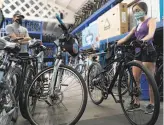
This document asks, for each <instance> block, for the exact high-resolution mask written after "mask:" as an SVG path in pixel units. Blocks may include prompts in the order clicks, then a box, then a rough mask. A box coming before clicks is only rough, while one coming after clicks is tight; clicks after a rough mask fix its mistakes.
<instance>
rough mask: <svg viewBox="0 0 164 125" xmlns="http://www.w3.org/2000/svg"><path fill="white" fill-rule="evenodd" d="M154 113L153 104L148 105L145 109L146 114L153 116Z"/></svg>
mask: <svg viewBox="0 0 164 125" xmlns="http://www.w3.org/2000/svg"><path fill="white" fill-rule="evenodd" d="M153 112H154V105H152V104H149V105H147V106H146V109H145V114H153Z"/></svg>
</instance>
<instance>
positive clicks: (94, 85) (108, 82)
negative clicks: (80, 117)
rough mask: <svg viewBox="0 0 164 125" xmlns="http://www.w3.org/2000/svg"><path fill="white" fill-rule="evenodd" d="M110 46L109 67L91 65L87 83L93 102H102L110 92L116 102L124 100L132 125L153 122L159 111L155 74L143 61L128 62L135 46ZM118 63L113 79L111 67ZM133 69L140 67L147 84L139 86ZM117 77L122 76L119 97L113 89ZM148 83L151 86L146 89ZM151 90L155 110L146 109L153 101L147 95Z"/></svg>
mask: <svg viewBox="0 0 164 125" xmlns="http://www.w3.org/2000/svg"><path fill="white" fill-rule="evenodd" d="M109 48H110V54H109V55H110V57H109V61H108V64H107V66H105V67H104V68H102V67H101V66H100V65H99V64H98V63H93V64H92V65H91V66H90V68H89V72H88V80H87V83H88V91H89V95H90V98H91V100H92V102H93V103H94V104H96V105H99V104H101V103H102V102H103V100H104V99H107V98H108V95H109V94H111V95H112V97H113V98H114V100H115V102H116V103H121V107H122V109H123V112H124V114H125V116H126V117H127V119H128V120H129V122H130V123H131V124H133V125H154V124H155V123H156V121H157V119H158V116H159V110H160V102H159V92H158V88H157V85H156V82H155V80H154V77H153V76H152V75H151V74H150V73H149V71H148V69H146V68H145V67H144V66H143V65H142V64H139V63H137V62H135V61H129V60H131V54H132V52H133V51H134V50H135V47H134V46H132V45H129V46H126V45H122V46H117V45H116V44H113V45H111V46H110V47H109ZM140 48H141V47H140ZM120 51H121V53H119V56H118V57H117V58H115V55H116V53H117V52H120ZM116 62H117V64H118V65H117V66H116V71H115V73H114V77H113V78H111V77H110V70H111V67H112V66H113V64H114V63H116ZM134 68H137V69H140V70H141V72H142V73H141V74H142V77H141V79H142V80H143V79H144V84H142V85H139V81H136V80H135V78H134V74H133V72H132V70H133V69H134ZM127 78H128V79H127ZM117 79H119V80H118V94H119V100H118V99H117V98H116V96H115V95H114V94H113V92H112V90H113V87H114V85H115V83H116V81H117ZM148 81H149V82H148ZM146 85H147V88H148V86H149V87H150V89H146V87H145V86H146ZM125 88H126V89H125ZM125 90H126V91H125ZM149 91H151V92H152V93H151V94H152V96H153V97H154V110H153V112H149V111H147V110H146V109H147V108H146V105H148V104H149V100H150V98H149V96H148V92H149ZM146 95H147V96H146ZM151 101H152V100H151ZM136 105H137V106H138V107H137V106H136Z"/></svg>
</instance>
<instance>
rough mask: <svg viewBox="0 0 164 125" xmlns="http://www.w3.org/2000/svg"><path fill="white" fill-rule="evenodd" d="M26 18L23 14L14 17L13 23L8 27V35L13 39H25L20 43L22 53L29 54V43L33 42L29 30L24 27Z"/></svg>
mask: <svg viewBox="0 0 164 125" xmlns="http://www.w3.org/2000/svg"><path fill="white" fill-rule="evenodd" d="M23 19H24V16H23V15H21V14H17V13H16V14H14V15H13V23H12V24H9V25H7V26H6V33H7V35H8V36H9V37H11V39H18V38H24V39H23V40H20V41H18V43H20V44H21V51H20V52H21V53H27V52H28V48H27V47H28V41H29V40H31V38H30V37H29V34H28V30H27V29H26V28H25V27H23V26H22V20H23Z"/></svg>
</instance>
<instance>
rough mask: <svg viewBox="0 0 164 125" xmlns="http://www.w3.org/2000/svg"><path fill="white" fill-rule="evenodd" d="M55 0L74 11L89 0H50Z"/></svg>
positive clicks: (56, 2)
mask: <svg viewBox="0 0 164 125" xmlns="http://www.w3.org/2000/svg"><path fill="white" fill-rule="evenodd" d="M49 1H54V2H55V4H58V5H59V6H61V7H64V8H66V9H68V10H70V11H72V12H74V13H76V12H77V11H78V10H79V9H80V8H81V7H82V6H83V5H84V4H85V3H86V2H88V0H49Z"/></svg>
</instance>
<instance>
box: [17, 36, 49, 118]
mask: <svg viewBox="0 0 164 125" xmlns="http://www.w3.org/2000/svg"><path fill="white" fill-rule="evenodd" d="M41 43H42V42H41V41H40V40H38V39H35V40H31V42H30V44H29V49H30V50H31V51H33V52H32V53H31V55H29V54H28V53H19V54H18V56H17V57H16V58H18V60H17V61H16V65H17V67H19V69H20V70H19V71H18V70H17V71H18V72H19V73H20V74H21V78H22V79H21V80H22V81H21V84H23V87H22V89H21V93H22V94H20V96H19V107H20V112H21V114H22V116H23V117H24V118H25V119H28V115H27V111H26V107H25V94H26V91H27V89H28V87H29V85H30V83H31V81H32V80H33V78H34V76H35V75H36V74H37V73H38V72H39V71H41V70H42V69H43V62H42V61H43V58H44V57H42V53H43V52H44V51H45V50H46V47H45V46H43V45H41ZM43 56H44V55H43ZM40 60H42V61H40ZM33 108H34V107H33Z"/></svg>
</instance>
